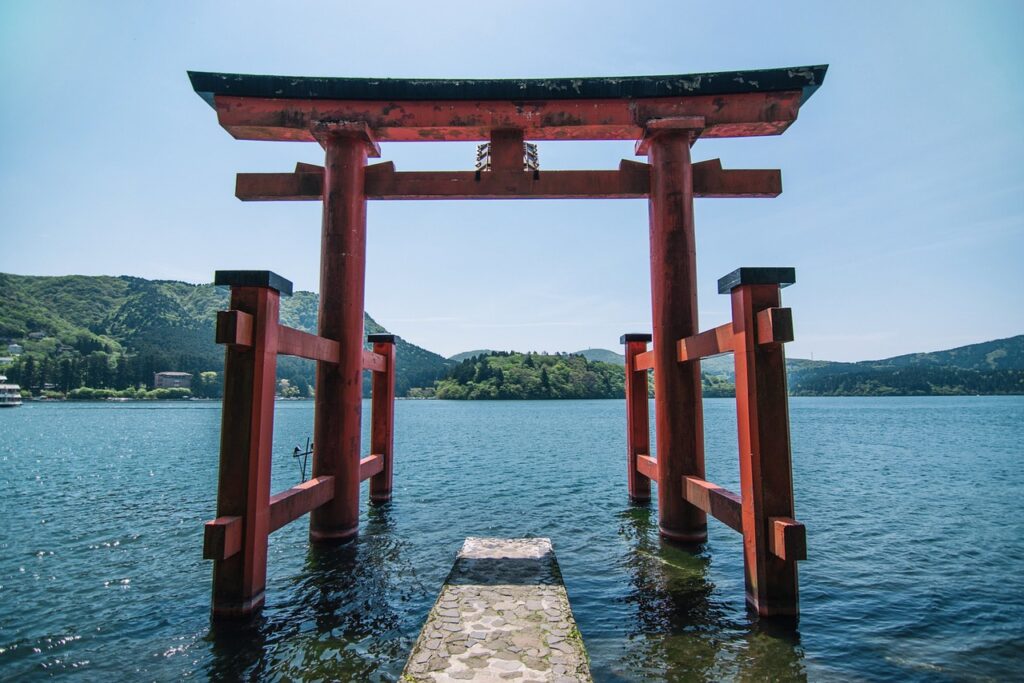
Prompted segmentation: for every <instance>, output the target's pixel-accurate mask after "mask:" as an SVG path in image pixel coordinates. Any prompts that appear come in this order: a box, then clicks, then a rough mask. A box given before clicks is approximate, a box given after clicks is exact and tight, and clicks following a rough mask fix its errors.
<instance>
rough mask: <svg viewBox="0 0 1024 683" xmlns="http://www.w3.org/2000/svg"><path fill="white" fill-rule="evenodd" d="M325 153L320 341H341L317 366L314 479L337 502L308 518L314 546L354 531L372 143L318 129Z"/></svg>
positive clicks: (364, 133) (358, 131)
mask: <svg viewBox="0 0 1024 683" xmlns="http://www.w3.org/2000/svg"><path fill="white" fill-rule="evenodd" d="M313 134H314V135H315V137H316V138H317V139H318V140H319V141H320V143H321V145H323V147H324V151H325V158H326V160H325V163H324V190H323V231H322V238H321V247H320V254H321V256H320V258H321V262H320V311H319V335H320V336H321V337H325V338H327V339H332V340H335V341H337V342H339V343H340V345H341V353H340V358H339V360H338V363H337V364H332V363H323V362H320V363H318V364H317V371H316V406H315V412H314V418H313V434H314V436H313V441H314V443H315V444H316V447H315V448H316V455H315V457H314V459H313V476H314V477H318V476H333V477H334V487H335V489H334V496H333V498H332V499H331V501H330V502H329V503H327V504H325V505H323V506H321V507H320V508H317V509H316V510H314V511H313V514H312V515H311V516H310V523H309V537H310V540H311V541H314V542H317V541H345V540H349V539H351V538H353V537H354V536H355V535H356V533H357V531H358V529H359V481H360V472H359V463H360V427H361V424H360V422H361V417H362V398H363V393H362V386H363V353H362V352H363V304H364V302H363V297H364V292H365V277H366V194H365V191H364V178H365V174H364V171H365V167H366V160H367V157H368V156H369V155H370V154H372V153H374V152H376V153H375V154H374V156H377V155H379V152H378V151H376V145H375V143H374V142H373V139H372V138H371V137H370V134H369V130H368V129H367V127H366V125H365V124H350V123H325V124H320V123H318V124H316V125H314V128H313Z"/></svg>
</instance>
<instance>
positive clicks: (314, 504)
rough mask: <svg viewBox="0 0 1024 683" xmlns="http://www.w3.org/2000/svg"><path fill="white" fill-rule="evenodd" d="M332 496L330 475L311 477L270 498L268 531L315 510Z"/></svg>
mask: <svg viewBox="0 0 1024 683" xmlns="http://www.w3.org/2000/svg"><path fill="white" fill-rule="evenodd" d="M333 496H334V479H333V478H332V477H313V478H312V479H310V480H309V481H304V482H302V483H301V484H298V485H297V486H293V487H291V488H290V489H287V490H285V491H282V492H281V493H275V494H274V495H273V496H271V498H270V531H271V532H274V531H277V530H278V529H280V528H281V527H283V526H284V525H285V524H288V523H289V522H294V521H295V520H297V519H298V518H299V517H301V516H302V515H304V514H306V513H307V512H310V511H312V510H315V509H316V508H318V507H320V506H321V505H323V504H324V503H326V502H327V501H329V500H330V499H331V498H332V497H333Z"/></svg>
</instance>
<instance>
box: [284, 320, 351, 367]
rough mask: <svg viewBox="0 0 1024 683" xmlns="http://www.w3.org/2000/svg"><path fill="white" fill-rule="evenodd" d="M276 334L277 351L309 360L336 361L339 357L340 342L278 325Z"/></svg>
mask: <svg viewBox="0 0 1024 683" xmlns="http://www.w3.org/2000/svg"><path fill="white" fill-rule="evenodd" d="M277 330H278V334H277V345H278V351H277V352H278V353H280V354H281V355H283V356H297V357H299V358H308V359H309V360H317V361H323V362H325V363H337V362H338V360H339V359H340V358H341V344H339V343H338V342H336V341H334V340H333V339H324V338H323V337H318V336H316V335H315V334H310V333H308V332H303V331H302V330H296V329H294V328H291V327H287V326H285V325H280V326H279V327H278V328H277Z"/></svg>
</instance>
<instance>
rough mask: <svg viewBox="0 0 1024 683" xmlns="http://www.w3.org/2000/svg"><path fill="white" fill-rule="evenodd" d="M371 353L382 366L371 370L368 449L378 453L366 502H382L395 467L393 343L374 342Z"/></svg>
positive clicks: (388, 489)
mask: <svg viewBox="0 0 1024 683" xmlns="http://www.w3.org/2000/svg"><path fill="white" fill-rule="evenodd" d="M373 352H374V355H375V356H377V357H378V358H383V359H384V361H385V367H384V368H383V369H382V370H378V371H376V372H374V373H373V394H372V399H371V401H370V405H371V416H370V425H371V426H370V451H371V452H372V453H378V454H380V457H381V470H380V472H379V473H377V474H376V475H374V476H373V477H372V478H371V479H370V501H371V502H374V503H385V502H387V501H389V500H391V487H392V481H393V479H394V468H395V344H394V342H374V344H373Z"/></svg>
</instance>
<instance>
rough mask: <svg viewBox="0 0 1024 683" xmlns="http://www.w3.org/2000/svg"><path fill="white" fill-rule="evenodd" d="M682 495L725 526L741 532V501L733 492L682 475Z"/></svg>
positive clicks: (696, 478)
mask: <svg viewBox="0 0 1024 683" xmlns="http://www.w3.org/2000/svg"><path fill="white" fill-rule="evenodd" d="M683 497H684V498H685V499H686V501H687V502H688V503H690V504H692V505H695V506H697V507H698V508H700V509H701V510H703V511H704V512H706V513H707V514H709V515H711V516H712V517H714V518H715V519H717V520H718V521H719V522H721V523H723V524H725V525H726V526H727V527H729V528H731V529H734V530H736V531H738V532H740V533H741V534H742V533H743V501H742V500H741V499H740V497H739V496H737V495H736V494H735V493H733V492H731V491H727V490H725V489H723V488H722V487H721V486H717V485H715V484H712V483H711V482H709V481H704V480H703V479H700V478H698V477H683Z"/></svg>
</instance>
